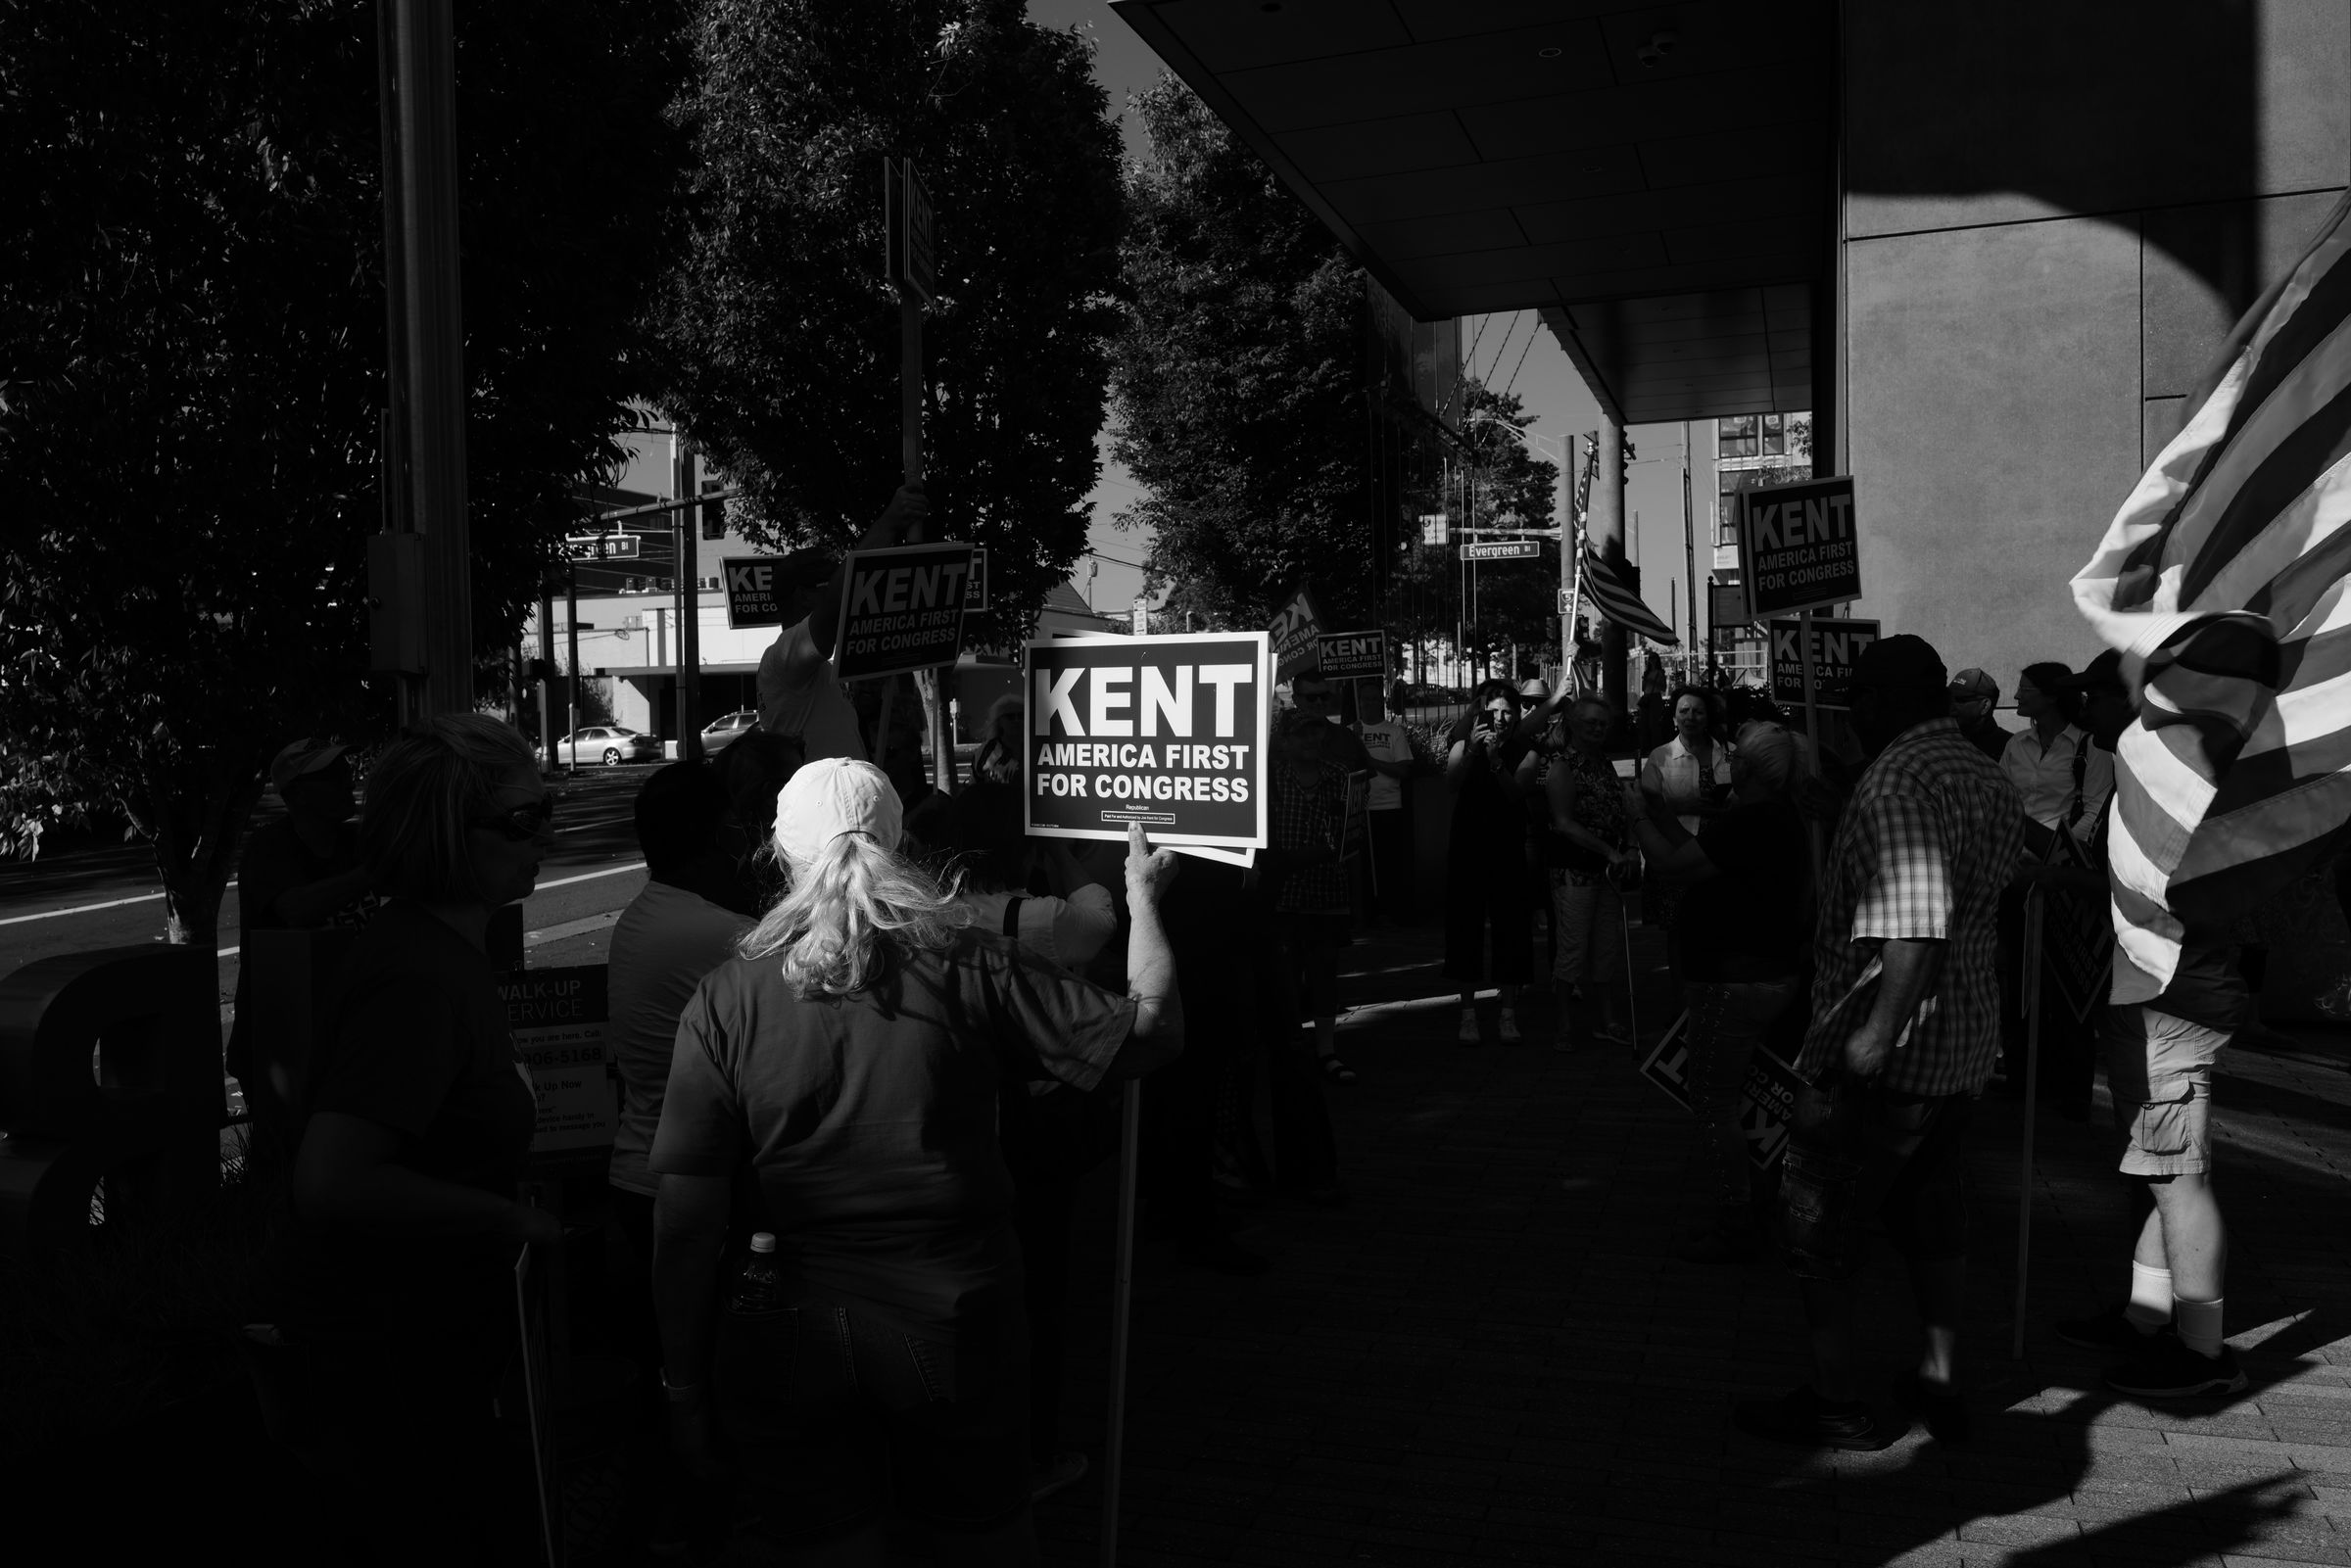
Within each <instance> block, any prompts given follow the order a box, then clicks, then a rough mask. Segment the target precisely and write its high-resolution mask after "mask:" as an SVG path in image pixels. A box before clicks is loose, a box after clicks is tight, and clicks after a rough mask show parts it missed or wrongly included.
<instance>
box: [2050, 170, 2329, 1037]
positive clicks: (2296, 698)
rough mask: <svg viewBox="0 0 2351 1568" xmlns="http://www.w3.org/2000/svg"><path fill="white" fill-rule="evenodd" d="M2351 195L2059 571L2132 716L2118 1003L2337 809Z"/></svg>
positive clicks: (2280, 867)
mask: <svg viewBox="0 0 2351 1568" xmlns="http://www.w3.org/2000/svg"><path fill="white" fill-rule="evenodd" d="M2347 217H2351V197H2346V198H2345V200H2344V201H2343V202H2342V203H2340V204H2338V205H2337V206H2336V207H2335V209H2334V212H2333V213H2332V214H2330V215H2329V216H2328V217H2327V221H2326V223H2325V224H2324V225H2322V226H2321V228H2320V230H2319V233H2318V237H2317V238H2316V239H2315V240H2313V241H2312V242H2311V245H2310V248H2309V250H2308V251H2306V252H2305V253H2304V254H2303V256H2302V259H2301V260H2300V261H2298V262H2297V263H2296V264H2295V265H2294V267H2293V269H2292V270H2291V271H2290V272H2288V273H2287V274H2286V275H2285V276H2284V277H2283V278H2282V279H2280V280H2279V282H2278V283H2277V284H2275V285H2274V286H2273V287H2272V288H2271V289H2270V290H2269V292H2268V293H2267V294H2265V295H2263V296H2262V298H2261V299H2260V300H2259V301H2258V302H2256V303H2255V305H2254V306H2253V309H2251V310H2249V311H2247V312H2246V314H2245V317H2244V319H2243V320H2241V321H2239V322H2238V323H2237V325H2236V328H2235V330H2234V331H2233V332H2231V334H2230V337H2229V341H2228V343H2227V344H2226V345H2225V346H2224V347H2223V349H2222V352H2221V354H2220V356H2219V359H2218V362H2217V363H2216V364H2215V366H2214V367H2213V368H2212V369H2211V370H2210V371H2208V372H2207V374H2206V377H2205V383H2204V385H2202V386H2201V387H2199V388H2198V389H2197V390H2196V391H2195V392H2194V393H2193V394H2191V395H2190V397H2189V398H2188V400H2187V404H2186V405H2187V406H2188V407H2189V408H2190V409H2192V410H2193V412H2192V414H2191V415H2190V416H2189V418H2188V421H2187V425H2186V428H2184V429H2183V430H2182V431H2181V432H2180V434H2179V435H2178V436H2177V437H2175V438H2174V439H2173V441H2172V443H2171V445H2170V446H2168V447H2166V448H2164V450H2163V452H2162V454H2161V455H2160V456H2158V457H2157V458H2156V459H2155V463H2154V466H2153V467H2151V468H2149V469H2148V470H2147V472H2146V475H2145V477H2144V478H2142V479H2140V480H2139V482H2138V485H2137V488H2136V489H2135V490H2133V491H2132V493H2131V498H2130V499H2129V500H2127V501H2125V502H2124V503H2123V508H2122V510H2121V511H2120V512H2118V513H2117V514H2116V515H2115V519H2114V522H2113V524H2112V525H2111V526H2110V527H2108V529H2107V530H2106V537H2105V539H2104V540H2103V541H2101V542H2100V543H2099V545H2098V549H2097V553H2096V554H2095V555H2093V556H2092V557H2091V558H2090V562H2089V564H2088V565H2087V566H2086V567H2084V568H2083V569H2082V571H2081V573H2080V575H2078V576H2077V577H2075V579H2074V584H2073V588H2074V601H2075V603H2076V604H2077V605H2078V606H2079V607H2080V608H2081V611H2082V613H2083V615H2084V616H2085V617H2087V619H2088V621H2089V623H2090V625H2091V626H2092V627H2093V628H2095V629H2096V631H2097V634H2098V636H2099V638H2100V639H2102V640H2103V641H2105V642H2106V643H2107V644H2108V645H2110V646H2112V647H2115V648H2118V649H2120V650H2121V651H2122V654H2123V670H2124V674H2125V677H2126V678H2127V679H2129V680H2131V681H2132V682H2133V683H2134V685H2135V687H2136V689H2137V690H2138V717H2137V719H2136V721H2135V723H2134V724H2133V725H2132V726H2131V728H2130V729H2129V730H2128V731H2126V732H2125V733H2124V735H2123V738H2122V742H2121V745H2120V747H2119V748H2118V755H2117V766H2116V768H2115V805H2114V816H2113V819H2112V822H2111V826H2110V828H2109V841H2110V843H2111V845H2112V850H2113V856H2112V878H2111V880H2112V886H2113V891H2114V924H2115V932H2116V937H2117V942H2116V950H2115V988H2114V994H2113V999H2114V1000H2115V1001H2116V1002H2144V1001H2148V1000H2150V999H2152V998H2153V997H2154V996H2156V995H2157V994H2159V993H2160V992H2161V991H2162V990H2163V989H2164V987H2165V986H2166V985H2168V984H2169V983H2170V981H2171V978H2172V975H2173V974H2174V972H2175V971H2176V970H2177V968H2178V966H2179V963H2180V950H2181V943H2182V939H2183V935H2184V934H2186V933H2187V932H2189V931H2190V930H2193V931H2195V932H2197V933H2199V934H2201V933H2204V932H2208V931H2212V930H2214V929H2215V928H2217V927H2221V926H2222V925H2223V923H2225V922H2227V921H2229V920H2231V918H2233V917H2234V916H2236V915H2238V914H2240V913H2242V912H2244V911H2245V910H2247V909H2250V908H2252V907H2254V906H2255V905H2257V904H2258V903H2260V902H2261V901H2263V900H2264V899H2266V898H2269V897H2272V896H2274V895H2275V894H2276V893H2277V892H2278V890H2279V888H2280V887H2281V886H2282V885H2283V884H2284V883H2285V882H2286V881H2288V880H2290V879H2293V878H2294V877H2297V876H2299V875H2301V874H2302V873H2303V872H2305V871H2307V870H2308V869H2309V868H2310V867H2311V866H2312V865H2313V864H2315V863H2316V862H2317V861H2318V860H2319V859H2320V858H2322V857H2323V856H2325V855H2326V854H2327V852H2329V851H2330V850H2331V849H2332V848H2333V847H2334V846H2335V845H2336V844H2337V843H2338V842H2339V841H2340V839H2341V837H2342V832H2343V826H2344V822H2345V820H2346V818H2347V817H2351V594H2345V592H2344V574H2345V571H2346V570H2347V569H2351V527H2347V526H2346V524H2347V523H2351V223H2347Z"/></svg>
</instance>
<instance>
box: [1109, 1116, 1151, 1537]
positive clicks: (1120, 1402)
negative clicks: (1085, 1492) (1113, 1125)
mask: <svg viewBox="0 0 2351 1568" xmlns="http://www.w3.org/2000/svg"><path fill="white" fill-rule="evenodd" d="M1142 1141H1143V1081H1142V1079H1140V1078H1129V1079H1128V1080H1127V1102H1126V1104H1125V1105H1124V1106H1123V1107H1121V1116H1120V1126H1119V1250H1118V1263H1117V1265H1116V1269H1115V1271H1114V1273H1113V1274H1112V1277H1111V1298H1110V1415H1109V1426H1110V1435H1109V1437H1108V1438H1107V1439H1106V1440H1105V1441H1104V1443H1103V1448H1102V1557H1101V1562H1102V1568H1117V1564H1118V1560H1119V1487H1120V1483H1121V1482H1122V1481H1123V1480H1124V1479H1125V1478H1126V1472H1127V1349H1128V1318H1129V1316H1130V1315H1131V1313H1132V1310H1133V1307H1134V1177H1135V1151H1136V1150H1137V1148H1139V1147H1140V1145H1141V1143H1142Z"/></svg>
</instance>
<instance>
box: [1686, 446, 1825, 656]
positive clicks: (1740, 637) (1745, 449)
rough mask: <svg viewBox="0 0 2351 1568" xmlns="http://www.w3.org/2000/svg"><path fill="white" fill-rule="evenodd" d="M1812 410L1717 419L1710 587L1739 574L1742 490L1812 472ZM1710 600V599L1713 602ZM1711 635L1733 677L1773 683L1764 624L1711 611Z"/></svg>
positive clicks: (1731, 582)
mask: <svg viewBox="0 0 2351 1568" xmlns="http://www.w3.org/2000/svg"><path fill="white" fill-rule="evenodd" d="M1811 425H1812V416H1811V414H1809V413H1762V414H1754V413H1749V414H1733V415H1730V416H1729V417H1727V418H1721V419H1716V420H1715V421H1714V519H1713V527H1714V556H1713V562H1712V571H1711V573H1710V574H1709V576H1708V578H1707V587H1708V589H1709V590H1713V589H1735V588H1738V587H1740V586H1741V583H1740V577H1739V493H1740V492H1741V491H1745V490H1752V489H1754V488H1756V487H1757V486H1762V485H1786V484H1792V483H1794V482H1795V481H1797V480H1799V479H1809V478H1811V477H1812V462H1811V459H1810V458H1808V457H1805V456H1802V455H1800V453H1801V452H1802V451H1804V450H1806V449H1808V447H1809V437H1810V434H1811ZM1710 602H1711V600H1709V603H1710ZM1706 627H1707V636H1708V639H1709V643H1710V646H1711V649H1712V651H1713V654H1714V657H1715V658H1716V659H1717V660H1718V661H1719V662H1720V664H1721V666H1722V668H1723V669H1725V670H1727V671H1729V672H1730V676H1731V679H1732V680H1733V681H1737V682H1743V683H1745V684H1747V685H1750V686H1769V685H1770V684H1771V671H1770V668H1769V666H1768V664H1767V663H1766V659H1765V654H1764V635H1763V632H1762V629H1761V628H1759V627H1756V626H1752V625H1745V624H1727V625H1726V624H1722V623H1720V622H1718V621H1717V620H1716V619H1714V618H1712V617H1709V618H1708V620H1707V622H1706Z"/></svg>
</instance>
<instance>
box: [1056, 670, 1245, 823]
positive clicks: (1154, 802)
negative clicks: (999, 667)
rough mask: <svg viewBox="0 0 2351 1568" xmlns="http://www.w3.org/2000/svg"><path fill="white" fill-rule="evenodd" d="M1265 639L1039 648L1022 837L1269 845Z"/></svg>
mask: <svg viewBox="0 0 2351 1568" xmlns="http://www.w3.org/2000/svg"><path fill="white" fill-rule="evenodd" d="M1270 663H1271V638H1270V637H1269V636H1268V635H1267V634H1266V633H1263V632H1221V633H1202V634H1198V635H1194V636H1172V637H1082V638H1055V639H1053V640H1051V641H1035V642H1031V643H1030V644H1029V648H1028V671H1027V681H1026V684H1025V696H1026V701H1027V708H1028V713H1027V718H1028V727H1027V728H1028V735H1029V746H1030V768H1029V773H1028V780H1027V787H1026V788H1025V790H1024V791H1023V793H1024V794H1025V795H1026V797H1027V799H1028V803H1029V805H1028V829H1029V832H1031V833H1033V834H1037V835H1040V836H1043V837H1049V838H1101V839H1113V840H1124V839H1125V838H1126V836H1127V832H1128V824H1129V823H1140V824H1141V825H1142V826H1143V830H1144V831H1145V832H1147V833H1149V834H1150V835H1151V838H1152V839H1153V841H1154V842H1165V843H1171V844H1194V845H1201V846H1206V847H1215V848H1223V849H1255V848H1262V847H1264V845H1265V842H1266V791H1265V778H1266V727H1267V717H1268V714H1267V708H1268V704H1269V702H1270V700H1271V684H1272V683H1271V679H1270V677H1271V670H1270V668H1269V665H1270Z"/></svg>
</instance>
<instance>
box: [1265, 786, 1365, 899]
mask: <svg viewBox="0 0 2351 1568" xmlns="http://www.w3.org/2000/svg"><path fill="white" fill-rule="evenodd" d="M1271 773H1272V779H1273V795H1272V800H1271V810H1270V811H1269V813H1268V818H1269V821H1268V836H1269V838H1270V839H1271V842H1272V845H1273V847H1274V848H1275V849H1338V848H1340V847H1341V846H1342V838H1343V836H1344V832H1345V827H1346V816H1347V776H1346V774H1344V773H1342V772H1341V771H1339V770H1338V769H1337V768H1334V767H1330V766H1328V765H1325V766H1324V767H1323V768H1322V770H1321V774H1320V777H1319V778H1318V779H1317V780H1316V781H1315V782H1314V783H1313V784H1301V783H1300V782H1299V780H1298V776H1297V775H1296V774H1295V773H1293V772H1292V771H1291V770H1290V769H1289V767H1288V766H1286V765H1276V766H1275V767H1274V768H1273V769H1272V770H1271ZM1348 897H1349V891H1348V871H1347V867H1346V865H1345V864H1344V863H1343V862H1341V861H1337V860H1325V861H1319V862H1317V863H1316V864H1314V865H1312V866H1296V867H1292V868H1291V869H1290V870H1289V871H1287V872H1286V873H1285V874H1284V875H1283V877H1282V879H1281V889H1280V891H1279V892H1277V893H1275V894H1274V900H1273V908H1274V909H1275V910H1276V911H1277V912H1279V913H1281V914H1286V915H1298V914H1317V913H1324V912H1328V911H1332V910H1343V909H1345V908H1346V907H1347V903H1348Z"/></svg>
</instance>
